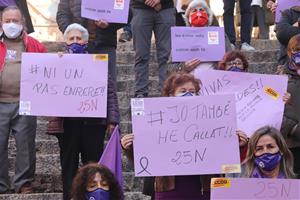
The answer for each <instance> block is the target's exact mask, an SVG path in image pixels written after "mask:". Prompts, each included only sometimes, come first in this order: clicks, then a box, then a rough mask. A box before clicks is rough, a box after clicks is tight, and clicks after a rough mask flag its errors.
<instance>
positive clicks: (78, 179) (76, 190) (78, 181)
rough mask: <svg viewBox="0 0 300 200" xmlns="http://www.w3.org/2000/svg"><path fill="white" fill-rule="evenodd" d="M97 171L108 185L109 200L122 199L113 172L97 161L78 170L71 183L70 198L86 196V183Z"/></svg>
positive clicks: (83, 197)
mask: <svg viewBox="0 0 300 200" xmlns="http://www.w3.org/2000/svg"><path fill="white" fill-rule="evenodd" d="M97 172H98V173H99V174H100V175H101V178H103V179H104V180H105V181H106V182H107V184H108V186H109V194H110V200H120V199H124V198H123V193H122V191H121V188H120V185H119V183H118V182H117V180H116V178H115V176H114V175H113V173H112V172H111V171H110V170H109V169H108V168H107V167H105V166H104V165H101V164H98V163H89V164H87V165H84V166H83V167H81V168H80V169H79V170H78V172H77V174H76V176H75V178H74V179H73V183H72V189H71V197H72V199H73V200H84V199H85V198H86V197H85V194H86V192H87V191H86V188H87V185H88V183H89V182H90V181H91V180H93V179H94V177H95V175H96V173H97Z"/></svg>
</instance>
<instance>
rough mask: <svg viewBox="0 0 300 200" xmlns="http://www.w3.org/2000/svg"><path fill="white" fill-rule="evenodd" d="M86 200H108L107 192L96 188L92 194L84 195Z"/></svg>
mask: <svg viewBox="0 0 300 200" xmlns="http://www.w3.org/2000/svg"><path fill="white" fill-rule="evenodd" d="M85 196H86V200H109V191H106V190H103V189H102V188H98V189H97V190H94V191H93V192H87V193H86V195H85Z"/></svg>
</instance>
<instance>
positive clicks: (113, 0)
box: [81, 0, 130, 24]
mask: <svg viewBox="0 0 300 200" xmlns="http://www.w3.org/2000/svg"><path fill="white" fill-rule="evenodd" d="M129 2H130V0H101V1H99V0H82V1H81V16H82V17H85V18H88V19H93V20H100V19H101V20H105V21H107V22H109V23H123V24H127V21H128V13H129Z"/></svg>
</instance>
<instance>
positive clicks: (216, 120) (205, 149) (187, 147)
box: [122, 95, 240, 176]
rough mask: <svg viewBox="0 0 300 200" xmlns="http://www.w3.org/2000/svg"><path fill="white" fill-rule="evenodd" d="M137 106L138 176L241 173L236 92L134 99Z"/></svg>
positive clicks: (136, 146) (135, 154) (133, 121)
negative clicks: (234, 94)
mask: <svg viewBox="0 0 300 200" xmlns="http://www.w3.org/2000/svg"><path fill="white" fill-rule="evenodd" d="M131 108H132V123H133V132H134V134H135V135H134V158H135V159H134V161H135V174H136V176H166V175H192V174H213V173H225V172H227V173H234V172H239V170H240V165H239V163H240V160H239V159H240V158H239V145H238V139H237V136H236V134H235V131H236V126H235V125H236V119H235V105H234V96H233V95H222V96H207V97H199V96H195V97H185V98H178V97H162V98H146V99H132V101H131ZM122 143H124V145H125V139H124V141H123V142H122ZM224 145H225V146H226V148H222V150H221V151H216V149H217V148H219V147H221V146H224ZM216 155H218V159H215V158H216Z"/></svg>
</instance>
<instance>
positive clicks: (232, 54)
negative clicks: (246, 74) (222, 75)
mask: <svg viewBox="0 0 300 200" xmlns="http://www.w3.org/2000/svg"><path fill="white" fill-rule="evenodd" d="M236 58H239V59H241V60H242V62H243V67H244V70H245V71H248V66H249V63H248V60H247V58H246V56H245V55H244V54H243V53H242V52H241V51H237V50H234V51H229V52H227V53H225V55H224V57H223V59H222V60H221V61H220V62H219V66H218V69H220V70H226V63H227V62H230V61H233V60H235V59H236Z"/></svg>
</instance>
